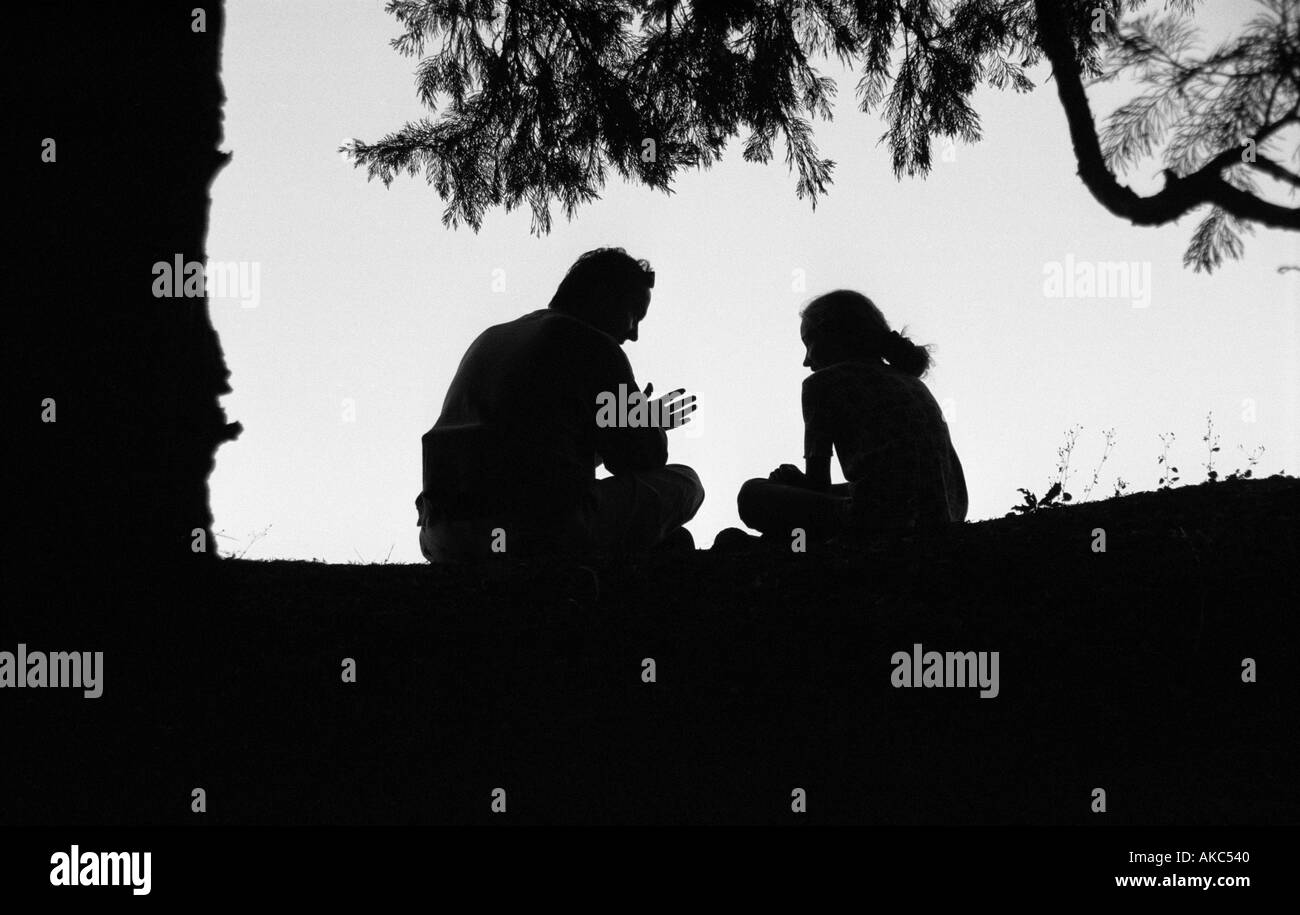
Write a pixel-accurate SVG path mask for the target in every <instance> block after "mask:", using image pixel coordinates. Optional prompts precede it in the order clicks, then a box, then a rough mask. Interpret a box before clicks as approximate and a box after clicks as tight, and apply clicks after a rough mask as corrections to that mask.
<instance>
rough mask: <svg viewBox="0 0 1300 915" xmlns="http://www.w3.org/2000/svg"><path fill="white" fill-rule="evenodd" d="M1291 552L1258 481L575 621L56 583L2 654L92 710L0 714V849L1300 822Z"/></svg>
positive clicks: (339, 590) (545, 588) (351, 598)
mask: <svg viewBox="0 0 1300 915" xmlns="http://www.w3.org/2000/svg"><path fill="white" fill-rule="evenodd" d="M1095 527H1103V528H1105V530H1106V537H1107V551H1106V552H1105V553H1094V552H1093V551H1092V549H1091V544H1092V541H1093V535H1092V530H1093V528H1095ZM1298 541H1300V481H1297V480H1296V479H1292V478H1283V477H1274V478H1272V479H1267V480H1258V481H1227V482H1219V483H1215V484H1208V485H1201V486H1197V487H1187V488H1182V489H1177V490H1172V491H1167V492H1155V493H1138V494H1134V495H1130V496H1127V497H1124V498H1121V499H1117V500H1111V501H1107V502H1100V503H1093V504H1087V505H1079V506H1073V507H1066V508H1059V509H1054V510H1050V511H1048V512H1043V513H1040V514H1037V515H1034V516H1029V517H1023V518H1020V517H1017V518H1009V519H1000V520H994V521H985V522H980V523H976V524H969V525H964V526H962V527H961V528H959V529H956V530H953V531H952V532H950V533H949V534H946V535H943V536H940V537H935V538H930V539H922V540H917V541H911V542H903V543H894V544H892V545H890V544H875V545H872V546H870V547H867V548H863V547H858V548H856V549H851V548H849V547H837V548H833V549H823V550H821V551H814V552H810V553H808V554H805V555H798V554H792V553H773V552H766V551H764V552H758V553H750V554H742V555H717V554H710V553H707V552H697V553H695V554H694V555H690V556H676V557H674V556H669V555H653V556H650V557H645V558H642V559H640V560H637V561H632V562H627V561H624V562H622V563H615V562H612V561H605V562H599V563H595V564H594V567H595V569H596V570H597V572H598V578H599V586H598V593H596V589H594V588H593V587H592V583H591V579H590V577H588V576H586V573H584V572H582V571H581V570H578V569H576V568H575V567H573V566H567V567H562V566H549V565H545V564H540V565H539V564H536V563H534V564H532V565H527V564H522V563H513V562H510V563H507V562H503V563H502V564H501V565H499V566H495V567H491V568H486V569H481V570H478V571H474V570H449V569H440V568H433V567H428V566H406V565H387V566H382V565H369V566H361V565H326V564H322V563H308V562H279V561H277V562H253V561H233V560H227V561H223V562H220V563H218V564H216V565H215V568H213V569H212V570H211V571H210V572H208V573H206V574H200V575H198V576H197V577H193V578H191V579H190V580H188V581H186V582H184V583H183V585H182V586H181V587H180V588H179V589H173V588H172V587H170V586H168V585H166V584H165V583H163V582H161V581H158V582H153V583H146V584H145V585H143V586H141V585H138V584H137V585H126V584H124V583H122V582H119V581H117V580H116V579H111V578H110V579H93V578H91V579H87V578H80V579H71V578H70V579H68V580H62V581H54V582H50V583H49V584H48V587H46V588H43V589H42V590H41V591H40V592H39V593H38V594H36V595H35V596H34V599H33V600H32V601H31V602H29V603H26V604H23V605H22V606H21V607H14V608H11V611H10V614H9V623H8V624H6V625H4V626H3V627H0V628H2V629H3V641H2V642H0V650H7V651H11V652H12V651H14V650H15V648H16V645H17V643H18V642H19V641H23V642H26V643H27V645H28V648H29V650H46V651H49V650H72V649H81V650H104V651H105V652H106V657H105V677H104V683H105V687H104V697H103V698H101V699H98V700H94V701H90V700H84V699H81V698H80V694H79V693H78V692H76V691H73V690H49V689H46V690H34V689H33V690H21V691H19V690H12V691H10V690H6V693H8V695H6V696H4V697H3V699H4V703H5V706H6V708H5V716H6V718H9V719H10V722H11V726H10V727H6V729H5V731H6V733H7V734H14V733H15V730H14V729H12V727H13V726H16V728H17V730H16V733H18V734H19V735H20V736H19V737H18V738H17V740H21V742H22V747H23V752H21V753H14V752H12V750H11V749H7V750H6V755H7V756H9V760H8V762H9V763H10V764H12V763H14V762H15V761H17V763H18V770H17V772H16V776H17V777H16V779H14V780H13V781H12V782H11V783H10V789H11V790H10V792H8V793H9V795H10V796H9V798H8V801H7V803H6V804H5V809H4V813H3V814H2V815H0V817H2V819H3V821H4V822H9V823H32V824H36V823H41V824H51V823H84V824H105V825H108V824H113V825H116V824H167V823H180V824H184V823H196V822H203V823H209V824H223V823H227V824H228V823H244V824H247V823H275V824H279V823H291V824H296V823H475V822H489V821H494V822H513V823H614V822H653V823H676V822H690V823H701V822H727V823H785V822H811V823H818V822H820V823H868V824H886V823H887V824H894V823H908V824H931V823H982V824H998V823H1028V824H1090V825H1101V824H1162V825H1170V824H1180V825H1181V824H1204V825H1211V824H1264V823H1269V824H1277V823H1291V824H1294V823H1297V822H1300V797H1298V795H1300V790H1298V788H1297V784H1296V778H1295V773H1296V771H1297V761H1298V760H1297V753H1296V749H1297V737H1296V734H1295V727H1296V706H1295V697H1296V690H1295V687H1296V681H1297V664H1296V661H1297V648H1296V646H1297V636H1298V635H1300V632H1298V630H1300V624H1298V622H1297V614H1296V608H1297V601H1296V595H1297V594H1298V593H1300V581H1298V577H1300V575H1298V572H1297V567H1298V566H1300V563H1297V557H1298V556H1300V543H1298ZM127 561H128V560H127V559H125V558H124V560H123V562H124V563H125V562H127ZM74 620H77V621H75V622H74ZM914 642H920V643H922V645H923V646H924V647H925V648H926V649H927V650H930V649H933V650H939V651H943V650H989V651H993V650H996V651H999V652H1000V653H1001V656H1000V660H1001V669H1000V680H1001V684H1000V685H1001V694H1000V695H999V696H998V697H997V698H995V699H980V698H978V697H977V691H976V690H969V689H966V690H962V689H911V690H908V689H894V688H892V687H891V686H890V673H891V670H892V666H891V664H890V656H891V655H892V653H893V652H894V651H897V650H908V649H910V647H911V645H912V644H913V643H914ZM344 657H350V658H354V659H355V660H356V662H357V671H358V682H357V683H355V684H344V683H342V682H341V680H340V671H341V666H340V665H341V661H342V659H343V658H344ZM647 657H652V658H654V659H655V661H656V665H657V677H658V679H657V682H655V683H643V682H642V681H641V669H642V668H641V661H642V659H643V658H647ZM1246 657H1251V658H1254V659H1255V660H1256V662H1257V664H1258V671H1259V674H1258V677H1259V679H1258V682H1257V683H1253V684H1245V683H1243V682H1242V681H1241V662H1242V659H1243V658H1246ZM15 745H16V744H15ZM195 787H202V788H204V789H205V790H206V791H207V797H208V812H207V813H206V814H204V815H203V816H202V817H200V816H199V815H197V814H194V813H191V812H190V792H191V790H192V789H193V788H195ZM496 787H504V788H506V790H507V792H508V814H507V815H506V816H505V817H500V816H497V817H494V816H493V815H492V814H491V813H490V811H489V805H490V801H491V798H490V792H491V791H492V789H493V788H496ZM796 787H799V788H804V789H806V791H807V793H808V812H807V815H806V816H803V817H797V818H796V817H794V816H793V814H791V812H790V798H791V790H792V789H793V788H796ZM1097 787H1101V788H1105V789H1106V792H1107V807H1108V812H1107V813H1106V814H1105V815H1104V816H1103V815H1098V814H1093V813H1091V812H1090V803H1091V800H1092V796H1091V792H1092V790H1093V789H1094V788H1097Z"/></svg>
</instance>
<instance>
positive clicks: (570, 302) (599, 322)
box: [550, 248, 655, 343]
mask: <svg viewBox="0 0 1300 915" xmlns="http://www.w3.org/2000/svg"><path fill="white" fill-rule="evenodd" d="M654 284H655V274H654V271H653V270H651V269H650V264H649V262H647V261H643V260H637V259H636V258H634V257H632V256H631V255H630V254H628V253H627V252H626V251H624V250H623V249H622V248H597V249H595V250H594V251H588V252H587V253H586V254H584V255H582V256H581V257H579V258H578V259H577V260H576V261H574V263H573V266H572V267H570V268H569V272H568V273H566V274H565V275H564V279H563V280H561V281H560V285H559V288H558V289H556V290H555V295H554V296H552V297H551V304H550V307H551V308H554V309H555V310H556V311H561V312H564V313H565V314H567V315H572V316H573V317H575V318H578V319H579V320H581V321H585V322H586V323H588V324H590V325H592V326H593V327H595V328H597V329H598V330H603V331H604V332H605V333H607V334H609V335H610V336H611V337H613V338H614V339H615V340H617V341H618V342H619V343H625V342H627V341H628V340H636V338H637V325H638V324H640V323H641V321H642V320H643V319H644V318H645V315H646V311H647V309H649V308H650V290H651V289H653V288H654Z"/></svg>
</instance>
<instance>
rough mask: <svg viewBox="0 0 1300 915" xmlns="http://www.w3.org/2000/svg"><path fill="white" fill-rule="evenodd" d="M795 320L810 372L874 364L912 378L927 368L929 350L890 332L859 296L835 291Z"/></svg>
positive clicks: (876, 310) (872, 305) (876, 311)
mask: <svg viewBox="0 0 1300 915" xmlns="http://www.w3.org/2000/svg"><path fill="white" fill-rule="evenodd" d="M799 316H800V317H801V318H802V321H801V323H800V325H799V336H800V337H802V338H803V342H804V346H805V347H807V355H806V356H805V358H804V365H806V366H808V368H810V369H812V370H813V371H814V372H815V371H818V370H819V369H823V368H825V367H826V366H828V365H834V364H835V363H836V362H852V361H857V362H861V361H865V360H873V359H884V360H885V361H886V362H888V363H889V364H890V365H891V366H892V367H894V368H896V369H898V370H899V371H901V372H905V373H907V374H908V375H913V376H915V377H917V378H920V377H921V376H922V375H924V374H925V373H926V371H928V370H929V368H930V352H929V350H928V348H926V347H924V346H917V345H916V344H915V343H913V342H912V341H911V340H909V339H907V337H905V336H903V335H902V334H900V333H898V332H897V331H891V330H890V329H889V323H888V322H887V321H885V316H884V315H883V314H881V313H880V309H879V308H877V307H876V305H875V303H874V302H872V301H871V300H870V299H869V298H867V297H866V296H864V295H863V294H862V293H860V292H854V291H852V290H851V289H837V290H835V291H834V292H828V293H826V294H825V295H820V296H818V297H817V298H815V299H813V300H812V301H811V302H809V303H808V304H807V305H805V306H804V307H803V309H802V310H801V311H800V312H799Z"/></svg>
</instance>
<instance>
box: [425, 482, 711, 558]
mask: <svg viewBox="0 0 1300 915" xmlns="http://www.w3.org/2000/svg"><path fill="white" fill-rule="evenodd" d="M703 502H704V487H703V485H702V484H701V483H700V478H699V476H697V475H696V473H695V471H694V470H692V469H691V468H689V467H687V466H685V465H683V464H668V465H666V466H664V467H660V468H658V469H657V470H642V471H637V472H635V473H623V474H618V475H616V476H612V477H607V478H606V479H603V480H593V481H592V483H591V485H590V486H589V487H588V488H587V491H586V492H585V493H584V494H583V497H582V499H581V500H580V501H579V503H578V505H577V506H576V507H575V508H574V509H573V510H572V511H570V512H568V513H566V514H565V515H563V516H561V517H559V518H556V519H552V520H547V521H541V522H538V521H523V520H520V519H518V518H515V517H512V516H511V515H510V514H509V513H502V514H498V515H496V516H492V517H483V518H471V519H467V520H457V521H448V520H445V519H443V520H437V519H430V520H429V521H428V522H427V523H426V524H425V525H424V526H423V527H422V528H421V529H420V550H421V552H422V553H423V554H424V558H425V559H427V560H429V561H430V562H473V561H477V560H482V559H490V558H493V557H494V556H498V555H501V554H504V555H506V556H516V557H517V556H528V555H537V554H555V553H560V554H590V553H624V552H633V551H636V550H646V549H649V548H650V547H652V546H654V545H655V544H657V543H659V542H660V541H661V540H663V539H664V537H666V536H667V535H668V534H670V533H671V532H672V531H674V530H676V529H677V528H679V527H681V526H682V525H683V524H685V523H686V522H688V521H690V520H691V519H692V518H694V517H695V513H696V512H697V511H699V509H700V505H701V504H702V503H703Z"/></svg>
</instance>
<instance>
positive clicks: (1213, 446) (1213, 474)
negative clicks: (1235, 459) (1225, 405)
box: [1201, 410, 1219, 483]
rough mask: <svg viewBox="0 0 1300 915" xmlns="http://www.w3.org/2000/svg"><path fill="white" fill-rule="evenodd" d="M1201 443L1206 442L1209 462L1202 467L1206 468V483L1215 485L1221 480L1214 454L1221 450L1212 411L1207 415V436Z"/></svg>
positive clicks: (1202, 437) (1205, 435)
mask: <svg viewBox="0 0 1300 915" xmlns="http://www.w3.org/2000/svg"><path fill="white" fill-rule="evenodd" d="M1201 441H1203V442H1205V447H1206V448H1207V449H1208V451H1207V452H1206V454H1207V460H1206V461H1205V463H1204V464H1202V465H1201V466H1202V467H1204V468H1205V479H1206V481H1208V482H1210V483H1213V482H1214V481H1215V480H1217V479H1218V478H1219V472H1218V471H1217V470H1215V469H1214V454H1215V452H1217V451H1218V450H1219V436H1218V435H1216V434H1215V432H1214V411H1213V410H1211V411H1210V412H1209V413H1206V414H1205V434H1204V435H1202V436H1201Z"/></svg>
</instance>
